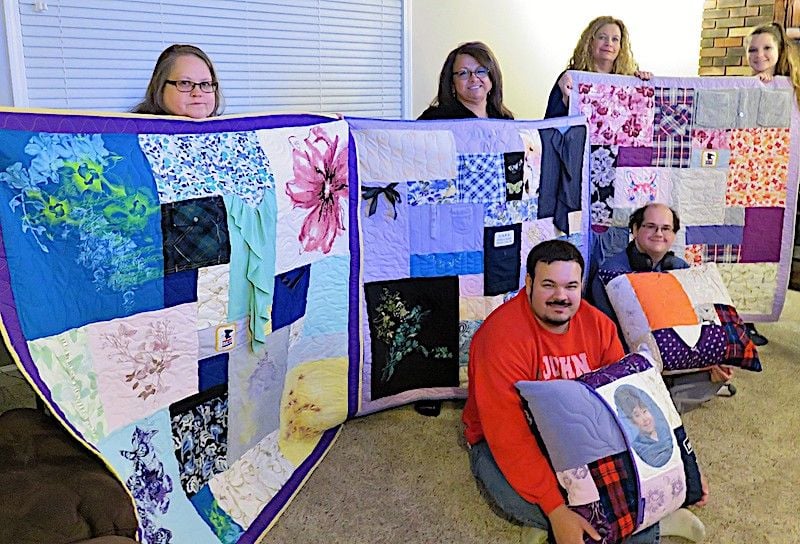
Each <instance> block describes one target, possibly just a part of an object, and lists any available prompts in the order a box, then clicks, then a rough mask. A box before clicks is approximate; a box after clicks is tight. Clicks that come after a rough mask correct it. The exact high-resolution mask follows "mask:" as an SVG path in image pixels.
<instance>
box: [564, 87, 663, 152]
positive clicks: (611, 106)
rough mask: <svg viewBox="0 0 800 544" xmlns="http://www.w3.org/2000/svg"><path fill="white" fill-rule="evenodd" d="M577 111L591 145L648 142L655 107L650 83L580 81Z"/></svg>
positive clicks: (622, 144) (639, 144)
mask: <svg viewBox="0 0 800 544" xmlns="http://www.w3.org/2000/svg"><path fill="white" fill-rule="evenodd" d="M579 93H580V111H581V113H582V114H584V115H585V116H586V117H587V119H589V130H590V134H589V141H590V142H591V143H592V145H621V146H630V147H641V146H649V145H650V144H651V143H652V141H653V116H654V115H655V111H654V109H653V105H654V99H653V95H654V91H653V88H652V87H647V86H640V87H629V86H621V85H620V86H616V85H604V84H596V85H589V84H581V85H580V86H579Z"/></svg>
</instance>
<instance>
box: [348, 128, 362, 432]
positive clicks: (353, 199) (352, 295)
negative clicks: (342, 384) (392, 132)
mask: <svg viewBox="0 0 800 544" xmlns="http://www.w3.org/2000/svg"><path fill="white" fill-rule="evenodd" d="M347 154H348V156H347V164H348V173H349V178H348V183H349V189H350V202H349V205H350V208H349V209H350V212H349V213H350V217H349V220H350V236H349V243H350V283H349V286H348V291H349V293H348V298H349V308H348V312H349V315H348V323H347V351H348V357H349V361H350V364H349V367H348V369H347V419H350V418H352V417H354V416H355V415H356V413H357V412H358V398H359V392H360V391H359V385H358V384H359V379H360V376H361V330H360V326H359V317H360V312H359V309H360V307H361V305H360V302H359V300H360V299H359V297H360V296H361V287H360V285H361V242H360V240H361V231H360V230H359V213H360V207H359V202H360V198H361V195H360V194H359V179H358V156H357V155H356V143H355V139H354V138H353V133H352V132H349V133H348V144H347Z"/></svg>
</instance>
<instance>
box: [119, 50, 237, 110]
mask: <svg viewBox="0 0 800 544" xmlns="http://www.w3.org/2000/svg"><path fill="white" fill-rule="evenodd" d="M221 109H222V93H221V92H220V90H219V83H218V81H217V74H216V72H215V71H214V65H213V64H212V63H211V59H210V58H208V55H206V54H205V53H204V52H203V51H202V50H201V49H200V48H198V47H195V46H194V45H182V44H175V45H171V46H169V47H167V48H166V49H165V50H164V51H163V52H162V53H161V55H159V57H158V60H157V61H156V66H155V68H153V75H152V76H151V77H150V83H149V84H148V85H147V91H146V92H145V97H144V100H142V102H140V103H139V104H138V105H137V106H136V107H135V108H133V109H132V110H131V111H132V112H133V113H150V114H154V115H180V116H183V117H191V118H192V119H205V118H206V117H213V116H215V115H219V113H220V111H221Z"/></svg>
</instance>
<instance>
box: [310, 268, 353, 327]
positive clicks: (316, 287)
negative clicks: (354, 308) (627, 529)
mask: <svg viewBox="0 0 800 544" xmlns="http://www.w3.org/2000/svg"><path fill="white" fill-rule="evenodd" d="M349 278H350V257H349V256H347V255H340V256H334V257H327V258H325V259H322V260H321V261H317V262H315V263H311V281H310V283H309V286H308V305H307V306H306V308H307V309H306V318H305V320H304V322H303V323H304V324H303V335H304V336H312V337H313V336H320V335H324V334H332V333H337V332H343V331H346V330H347V314H348V308H349V305H348V289H349V284H348V279H349Z"/></svg>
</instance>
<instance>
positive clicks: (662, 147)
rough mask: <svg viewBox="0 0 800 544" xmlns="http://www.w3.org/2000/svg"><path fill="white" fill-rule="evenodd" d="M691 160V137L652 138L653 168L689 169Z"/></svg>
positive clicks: (661, 136) (660, 136)
mask: <svg viewBox="0 0 800 544" xmlns="http://www.w3.org/2000/svg"><path fill="white" fill-rule="evenodd" d="M691 158H692V137H691V136H663V135H659V136H653V164H652V165H653V166H663V167H666V168H689V165H690V164H691Z"/></svg>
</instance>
